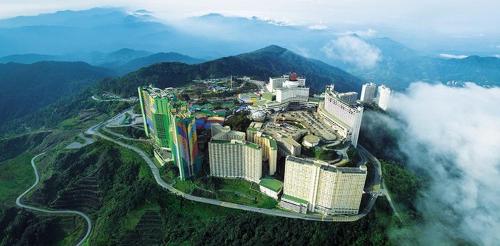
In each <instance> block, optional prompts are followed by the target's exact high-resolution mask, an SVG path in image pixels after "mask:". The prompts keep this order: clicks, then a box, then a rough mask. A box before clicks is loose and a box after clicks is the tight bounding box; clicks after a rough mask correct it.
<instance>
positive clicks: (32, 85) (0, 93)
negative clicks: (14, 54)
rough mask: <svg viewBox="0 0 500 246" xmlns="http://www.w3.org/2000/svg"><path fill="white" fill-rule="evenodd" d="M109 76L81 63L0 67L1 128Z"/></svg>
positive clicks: (106, 71) (46, 63)
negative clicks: (8, 122)
mask: <svg viewBox="0 0 500 246" xmlns="http://www.w3.org/2000/svg"><path fill="white" fill-rule="evenodd" d="M109 74H110V72H109V71H108V70H106V69H103V68H99V67H94V66H91V65H89V64H87V63H83V62H37V63H33V64H18V63H7V64H0V119H2V120H0V126H2V124H4V123H6V122H7V121H9V120H12V119H15V118H19V117H22V116H24V115H26V114H29V113H32V112H35V111H36V110H38V109H40V108H42V107H44V106H46V105H48V104H51V103H53V102H55V101H57V100H58V99H60V98H62V97H65V96H70V95H72V94H74V93H76V92H79V91H80V90H81V89H82V88H85V87H88V86H91V85H93V84H94V83H95V82H96V81H97V80H99V79H102V78H104V77H107V76H108V75H109Z"/></svg>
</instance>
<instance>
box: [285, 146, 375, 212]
mask: <svg viewBox="0 0 500 246" xmlns="http://www.w3.org/2000/svg"><path fill="white" fill-rule="evenodd" d="M366 174H367V169H366V167H365V166H362V167H360V168H352V167H335V166H331V165H328V164H327V163H326V162H322V161H317V160H314V159H303V158H298V157H294V156H288V157H287V158H286V163H285V181H284V187H283V197H282V203H281V204H282V205H284V207H286V208H293V207H295V208H297V210H302V207H305V208H307V211H311V212H321V213H325V214H357V213H358V212H359V206H360V203H361V197H362V195H363V188H364V185H365V180H366Z"/></svg>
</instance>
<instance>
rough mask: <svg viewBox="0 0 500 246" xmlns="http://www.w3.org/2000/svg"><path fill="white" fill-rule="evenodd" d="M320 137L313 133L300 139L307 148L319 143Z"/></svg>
mask: <svg viewBox="0 0 500 246" xmlns="http://www.w3.org/2000/svg"><path fill="white" fill-rule="evenodd" d="M320 140H321V139H320V138H319V137H317V136H315V135H312V134H309V135H306V136H305V137H304V139H303V140H302V145H303V146H304V147H307V148H312V147H315V146H317V145H318V144H319V141H320Z"/></svg>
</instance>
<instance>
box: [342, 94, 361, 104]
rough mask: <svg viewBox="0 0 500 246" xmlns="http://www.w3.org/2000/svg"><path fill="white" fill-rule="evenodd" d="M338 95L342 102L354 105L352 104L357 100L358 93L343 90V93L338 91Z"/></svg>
mask: <svg viewBox="0 0 500 246" xmlns="http://www.w3.org/2000/svg"><path fill="white" fill-rule="evenodd" d="M338 97H339V99H340V100H342V101H343V102H345V103H347V104H349V105H354V104H356V101H357V100H358V93H357V92H354V91H352V92H345V93H338Z"/></svg>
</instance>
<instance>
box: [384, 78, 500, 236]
mask: <svg viewBox="0 0 500 246" xmlns="http://www.w3.org/2000/svg"><path fill="white" fill-rule="evenodd" d="M392 102H393V104H392V107H391V110H392V113H394V114H395V115H396V116H397V118H399V119H400V120H401V122H404V123H403V124H401V123H397V121H393V124H398V126H397V127H392V128H396V129H399V130H400V134H401V136H400V137H399V140H398V145H399V149H400V150H401V151H403V152H404V153H405V154H406V155H407V156H408V157H409V160H408V163H407V164H409V165H410V166H412V167H415V168H418V169H419V170H423V171H425V172H426V173H427V174H428V175H429V176H430V177H431V185H430V187H428V189H427V190H424V191H423V192H422V196H421V197H419V198H418V199H417V201H415V205H416V207H417V209H418V210H419V211H420V212H421V213H422V215H423V219H422V220H420V221H419V222H417V224H416V225H414V226H412V227H411V228H406V233H402V232H401V231H399V233H397V232H396V233H394V234H392V235H391V236H392V237H394V239H395V240H397V241H399V242H404V241H406V244H410V245H414V244H415V243H418V244H421V245H436V244H437V245H441V244H444V245H453V244H455V243H456V242H457V240H458V241H460V240H465V241H468V242H473V243H475V244H479V245H494V244H498V242H500V234H499V233H498V232H500V212H499V211H500V190H499V189H498V187H500V179H499V176H500V151H499V150H500V107H498V102H500V88H498V87H494V88H484V87H480V86H478V85H476V84H473V83H466V84H465V85H464V86H463V87H449V86H445V85H442V84H437V85H431V84H426V83H414V84H412V85H411V86H410V87H409V89H408V90H407V91H406V92H405V93H404V94H396V95H395V96H394V98H393V99H392ZM381 120H384V122H385V119H381ZM389 125H390V124H389ZM454 242H455V243H454ZM462 242H463V241H462Z"/></svg>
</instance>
